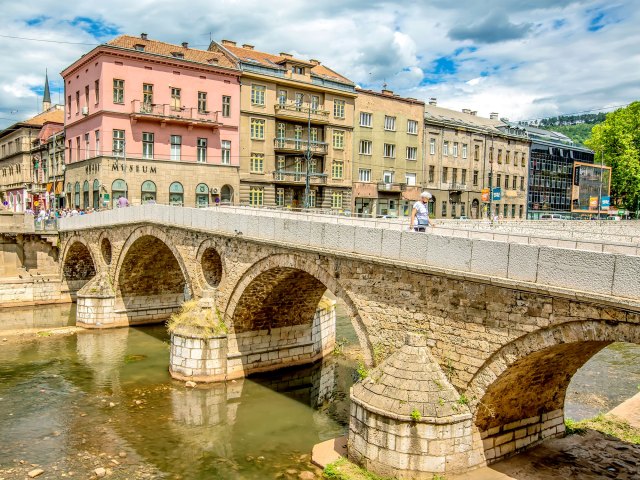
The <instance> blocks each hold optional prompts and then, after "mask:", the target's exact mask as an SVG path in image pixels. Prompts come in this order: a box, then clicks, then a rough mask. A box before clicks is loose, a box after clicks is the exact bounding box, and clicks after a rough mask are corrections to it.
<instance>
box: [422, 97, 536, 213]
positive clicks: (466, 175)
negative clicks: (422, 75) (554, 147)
mask: <svg viewBox="0 0 640 480" xmlns="http://www.w3.org/2000/svg"><path fill="white" fill-rule="evenodd" d="M424 122H425V123H424V146H425V154H424V156H425V160H424V161H425V169H426V175H425V184H426V187H427V188H428V190H429V191H430V192H431V193H432V195H433V198H432V201H431V206H430V208H431V212H432V214H433V215H434V216H435V217H436V218H457V217H469V218H487V217H491V218H493V217H496V216H497V217H498V218H501V219H522V218H525V216H526V205H527V198H526V191H527V178H528V177H527V166H528V155H529V144H530V141H529V139H528V138H527V137H526V135H524V134H522V133H521V132H516V131H514V130H513V129H509V128H508V125H506V124H505V123H504V122H503V121H501V120H499V119H498V115H497V114H491V118H484V117H479V116H478V115H477V113H476V112H475V111H471V110H467V109H465V110H463V111H462V112H458V111H456V110H451V109H447V108H442V107H438V106H437V102H436V100H435V99H433V98H432V99H431V100H430V101H429V104H428V105H426V106H425V118H424Z"/></svg>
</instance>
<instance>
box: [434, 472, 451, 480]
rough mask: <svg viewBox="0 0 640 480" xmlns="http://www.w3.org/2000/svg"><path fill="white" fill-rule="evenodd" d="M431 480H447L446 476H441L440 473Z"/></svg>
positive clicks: (435, 474)
mask: <svg viewBox="0 0 640 480" xmlns="http://www.w3.org/2000/svg"><path fill="white" fill-rule="evenodd" d="M431 480H447V479H446V478H445V476H444V475H440V474H439V473H434V474H433V477H431Z"/></svg>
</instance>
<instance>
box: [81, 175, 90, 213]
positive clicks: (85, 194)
mask: <svg viewBox="0 0 640 480" xmlns="http://www.w3.org/2000/svg"><path fill="white" fill-rule="evenodd" d="M82 208H85V209H86V208H89V180H85V181H84V184H83V185H82Z"/></svg>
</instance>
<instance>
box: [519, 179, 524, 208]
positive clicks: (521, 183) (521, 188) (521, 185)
mask: <svg viewBox="0 0 640 480" xmlns="http://www.w3.org/2000/svg"><path fill="white" fill-rule="evenodd" d="M520 190H522V191H524V177H520ZM520 216H522V215H520Z"/></svg>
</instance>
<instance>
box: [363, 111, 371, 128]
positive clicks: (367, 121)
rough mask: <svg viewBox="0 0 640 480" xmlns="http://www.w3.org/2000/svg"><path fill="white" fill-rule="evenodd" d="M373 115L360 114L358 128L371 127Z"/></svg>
mask: <svg viewBox="0 0 640 480" xmlns="http://www.w3.org/2000/svg"><path fill="white" fill-rule="evenodd" d="M372 119H373V115H372V114H370V113H368V112H360V126H361V127H371V125H372Z"/></svg>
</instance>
